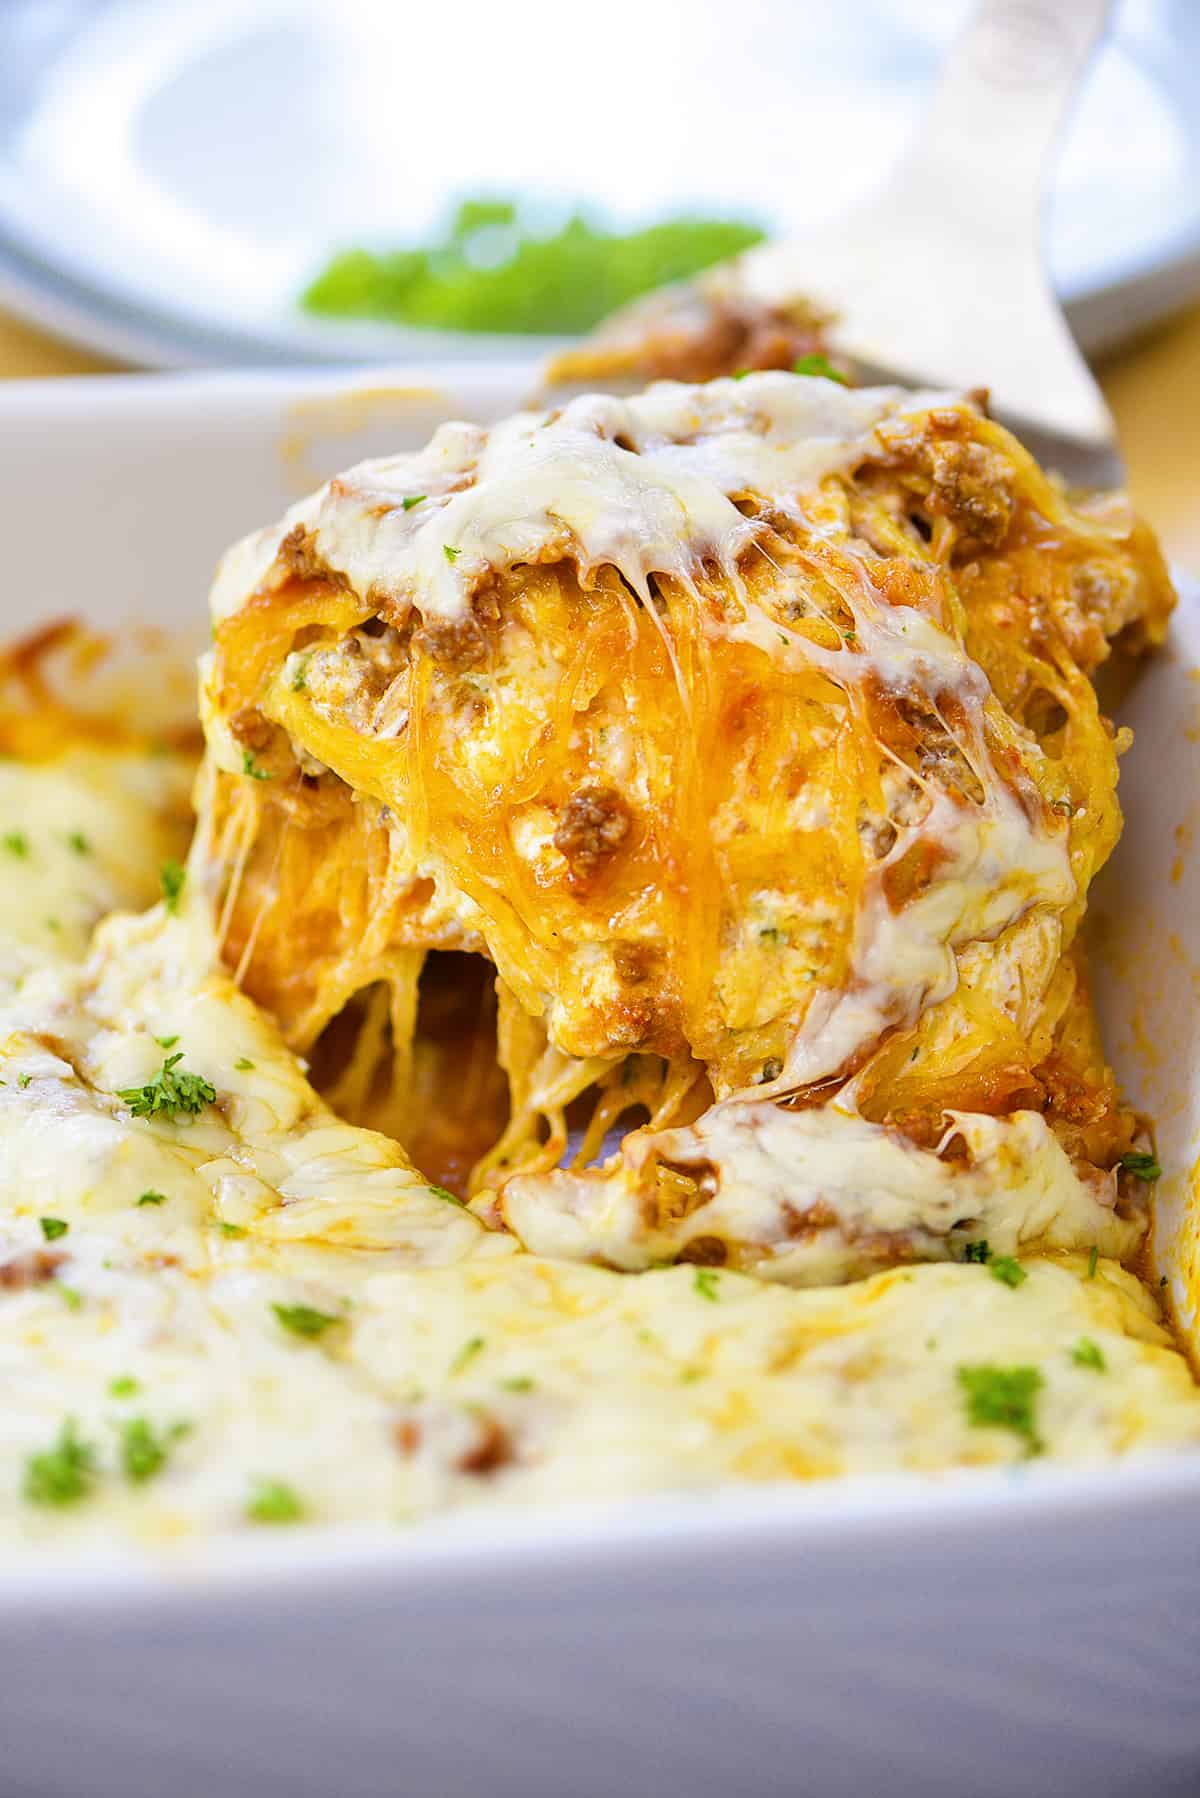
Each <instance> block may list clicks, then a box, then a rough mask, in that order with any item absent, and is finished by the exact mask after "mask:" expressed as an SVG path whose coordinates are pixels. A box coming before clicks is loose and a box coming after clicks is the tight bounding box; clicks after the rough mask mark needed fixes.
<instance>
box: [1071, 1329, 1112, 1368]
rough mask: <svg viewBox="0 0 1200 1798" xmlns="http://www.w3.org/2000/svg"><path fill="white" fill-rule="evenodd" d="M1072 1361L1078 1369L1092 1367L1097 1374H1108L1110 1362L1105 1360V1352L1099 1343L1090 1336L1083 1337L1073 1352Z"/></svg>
mask: <svg viewBox="0 0 1200 1798" xmlns="http://www.w3.org/2000/svg"><path fill="white" fill-rule="evenodd" d="M1071 1359H1072V1361H1074V1363H1075V1365H1076V1367H1090V1368H1091V1369H1092V1370H1093V1372H1095V1373H1107V1372H1108V1362H1107V1361H1106V1360H1105V1359H1104V1351H1103V1350H1102V1349H1101V1347H1100V1344H1099V1343H1098V1342H1093V1341H1092V1338H1091V1337H1090V1336H1081V1337H1080V1338H1079V1341H1078V1342H1077V1343H1076V1344H1075V1347H1074V1348H1073V1349H1072V1350H1071Z"/></svg>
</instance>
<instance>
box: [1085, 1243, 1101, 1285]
mask: <svg viewBox="0 0 1200 1798" xmlns="http://www.w3.org/2000/svg"><path fill="white" fill-rule="evenodd" d="M1099 1259H1100V1251H1099V1249H1098V1248H1097V1247H1096V1245H1095V1243H1093V1244H1092V1248H1091V1253H1090V1254H1089V1255H1088V1279H1089V1280H1094V1279H1095V1278H1096V1263H1097V1262H1098V1261H1099Z"/></svg>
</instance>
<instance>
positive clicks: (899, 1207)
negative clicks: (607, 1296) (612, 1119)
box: [500, 1100, 1144, 1286]
mask: <svg viewBox="0 0 1200 1798" xmlns="http://www.w3.org/2000/svg"><path fill="white" fill-rule="evenodd" d="M950 1119H951V1121H950V1125H949V1127H948V1130H947V1140H948V1141H954V1140H955V1139H957V1140H958V1141H959V1142H960V1143H961V1144H962V1145H963V1146H964V1147H965V1149H966V1152H967V1160H966V1162H965V1163H962V1162H959V1161H956V1160H953V1159H945V1160H943V1159H942V1158H941V1157H940V1156H939V1155H938V1154H935V1153H933V1152H932V1151H930V1150H927V1149H919V1148H918V1147H917V1146H916V1145H915V1144H914V1143H912V1142H910V1141H909V1140H908V1138H907V1137H905V1136H902V1135H901V1134H900V1133H899V1132H898V1131H895V1130H889V1129H886V1128H884V1127H883V1126H882V1125H880V1124H873V1123H870V1122H868V1121H867V1120H866V1119H865V1118H862V1117H859V1116H858V1115H857V1114H856V1113H854V1112H852V1111H849V1110H847V1109H845V1108H844V1106H843V1105H842V1104H839V1103H833V1104H828V1105H822V1106H817V1107H816V1108H814V1109H813V1110H811V1111H799V1112H790V1111H784V1110H781V1109H780V1108H779V1107H778V1106H776V1105H772V1104H769V1103H761V1102H760V1103H739V1102H736V1101H732V1100H725V1101H724V1102H721V1103H718V1104H716V1105H714V1106H712V1108H711V1109H710V1110H709V1111H707V1112H705V1113H704V1115H703V1116H702V1117H700V1118H699V1119H698V1120H697V1122H696V1123H695V1124H692V1125H689V1126H688V1127H687V1128H685V1129H677V1130H664V1131H662V1132H660V1133H659V1134H657V1135H645V1134H643V1135H635V1136H632V1137H630V1138H628V1139H627V1142H626V1144H625V1145H624V1147H623V1152H622V1156H621V1158H620V1160H619V1161H618V1162H617V1164H616V1165H615V1166H612V1167H610V1168H608V1169H606V1170H604V1171H599V1170H587V1171H584V1172H582V1173H570V1172H566V1171H560V1172H556V1173H552V1174H547V1175H542V1176H541V1177H527V1178H520V1177H518V1178H517V1179H514V1180H512V1181H510V1182H509V1184H508V1185H507V1186H506V1187H505V1189H504V1191H503V1194H502V1196H501V1201H500V1202H501V1206H502V1210H503V1213H504V1217H505V1220H506V1222H507V1223H508V1225H509V1227H510V1228H511V1229H513V1230H514V1231H515V1232H516V1234H517V1235H518V1236H519V1237H520V1238H521V1239H522V1241H523V1242H524V1243H526V1245H527V1246H528V1247H529V1248H531V1249H533V1250H535V1251H536V1252H538V1253H540V1254H547V1255H556V1256H563V1257H566V1258H570V1259H574V1260H581V1261H582V1260H600V1261H603V1262H605V1263H606V1264H608V1265H609V1266H612V1267H620V1268H626V1269H641V1268H648V1267H655V1266H659V1265H661V1264H662V1262H663V1261H664V1260H667V1261H669V1260H674V1259H675V1258H676V1257H677V1256H678V1255H680V1254H681V1253H684V1252H690V1251H691V1250H692V1249H693V1248H694V1247H696V1246H699V1245H701V1244H704V1243H709V1244H712V1243H713V1242H714V1240H715V1241H716V1242H719V1243H720V1244H722V1245H724V1246H725V1248H726V1252H727V1253H728V1252H730V1250H732V1253H733V1254H734V1255H736V1257H737V1265H738V1266H739V1267H741V1268H743V1269H745V1270H748V1271H753V1272H754V1273H755V1274H757V1275H758V1276H759V1277H760V1278H764V1279H769V1280H781V1281H784V1282H786V1283H788V1284H792V1285H797V1286H824V1285H831V1284H834V1283H836V1282H838V1281H842V1280H854V1279H861V1278H862V1277H863V1276H864V1275H866V1274H869V1273H871V1272H872V1271H873V1270H874V1269H876V1268H877V1267H878V1266H879V1265H880V1262H881V1261H886V1260H892V1259H908V1258H912V1259H920V1260H923V1261H924V1260H948V1259H950V1258H951V1256H952V1255H954V1254H955V1253H959V1254H961V1252H962V1249H963V1246H964V1244H965V1243H967V1242H973V1241H979V1240H985V1241H986V1242H987V1243H988V1244H989V1246H990V1248H991V1250H992V1251H993V1253H995V1254H997V1255H1015V1254H1018V1253H1022V1252H1028V1251H1029V1250H1030V1249H1037V1250H1043V1251H1045V1250H1049V1249H1075V1248H1080V1247H1081V1246H1083V1245H1086V1244H1089V1243H1095V1244H1096V1245H1097V1246H1098V1247H1099V1249H1100V1251H1101V1252H1102V1253H1104V1254H1105V1255H1112V1256H1114V1257H1116V1258H1118V1259H1119V1258H1121V1257H1127V1256H1129V1255H1131V1254H1133V1253H1134V1252H1135V1251H1136V1249H1137V1246H1138V1243H1139V1242H1140V1240H1141V1236H1142V1232H1143V1228H1144V1225H1143V1221H1142V1220H1141V1219H1140V1218H1138V1219H1127V1218H1124V1217H1120V1216H1118V1215H1117V1213H1116V1211H1115V1210H1114V1206H1115V1202H1116V1196H1117V1194H1116V1183H1115V1179H1114V1176H1113V1175H1111V1174H1106V1175H1093V1176H1091V1177H1090V1178H1089V1177H1085V1176H1084V1175H1083V1174H1081V1173H1079V1172H1077V1171H1076V1169H1075V1168H1074V1167H1073V1166H1072V1164H1071V1162H1070V1160H1069V1158H1068V1157H1067V1155H1066V1153H1065V1151H1064V1150H1063V1148H1062V1145H1061V1144H1060V1143H1059V1141H1058V1139H1057V1137H1055V1135H1054V1133H1053V1132H1052V1131H1051V1130H1050V1128H1049V1126H1048V1125H1047V1124H1046V1121H1045V1119H1044V1118H1043V1117H1042V1115H1041V1113H1040V1112H1032V1111H1018V1112H1014V1113H1013V1114H1012V1116H1010V1117H1005V1118H994V1117H987V1116H984V1115H982V1114H980V1113H969V1112H952V1113H951V1114H950ZM660 1164H661V1165H662V1166H664V1167H665V1168H666V1169H667V1170H668V1176H667V1188H668V1191H669V1193H670V1194H671V1195H672V1196H673V1197H674V1198H675V1199H676V1202H675V1203H673V1204H672V1203H669V1202H668V1203H665V1204H662V1203H659V1202H658V1194H657V1191H656V1187H655V1175H656V1172H657V1170H658V1167H659V1166H660ZM680 1174H683V1175H684V1176H685V1178H687V1177H689V1176H690V1177H692V1178H693V1184H694V1186H695V1191H694V1192H693V1193H687V1192H686V1191H684V1192H683V1193H682V1194H681V1193H680V1192H679V1189H678V1184H677V1182H678V1177H679V1175H680ZM647 1176H648V1177H647Z"/></svg>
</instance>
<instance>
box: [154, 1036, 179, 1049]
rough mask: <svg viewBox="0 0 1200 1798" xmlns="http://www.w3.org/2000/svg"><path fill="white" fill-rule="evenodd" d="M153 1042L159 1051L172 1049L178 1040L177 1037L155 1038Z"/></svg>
mask: <svg viewBox="0 0 1200 1798" xmlns="http://www.w3.org/2000/svg"><path fill="white" fill-rule="evenodd" d="M154 1040H155V1042H156V1043H157V1044H158V1046H159V1048H160V1049H173V1048H174V1047H175V1045H176V1043H177V1042H178V1041H179V1038H178V1036H156V1037H155V1039H154Z"/></svg>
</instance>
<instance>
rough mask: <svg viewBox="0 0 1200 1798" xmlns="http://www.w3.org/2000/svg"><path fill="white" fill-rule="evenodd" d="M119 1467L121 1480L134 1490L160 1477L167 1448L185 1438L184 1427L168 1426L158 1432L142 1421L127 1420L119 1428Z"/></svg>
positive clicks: (140, 1418) (165, 1460)
mask: <svg viewBox="0 0 1200 1798" xmlns="http://www.w3.org/2000/svg"><path fill="white" fill-rule="evenodd" d="M120 1430H121V1466H122V1468H123V1470H124V1473H125V1478H126V1479H127V1480H129V1481H130V1483H131V1484H132V1485H134V1486H144V1485H145V1483H146V1481H147V1480H152V1479H153V1478H154V1476H155V1474H157V1473H161V1472H162V1470H163V1468H164V1467H165V1465H166V1462H167V1456H168V1454H169V1453H170V1449H171V1444H172V1443H173V1442H175V1441H177V1440H178V1439H179V1437H180V1436H185V1435H186V1434H187V1431H188V1425H187V1424H185V1423H176V1424H172V1425H171V1427H170V1429H169V1430H166V1431H164V1432H159V1431H158V1430H156V1429H155V1428H154V1426H153V1425H152V1424H150V1423H148V1422H147V1420H146V1419H145V1418H144V1417H130V1418H128V1419H127V1420H126V1421H125V1422H123V1423H122V1424H121V1426H120Z"/></svg>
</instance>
